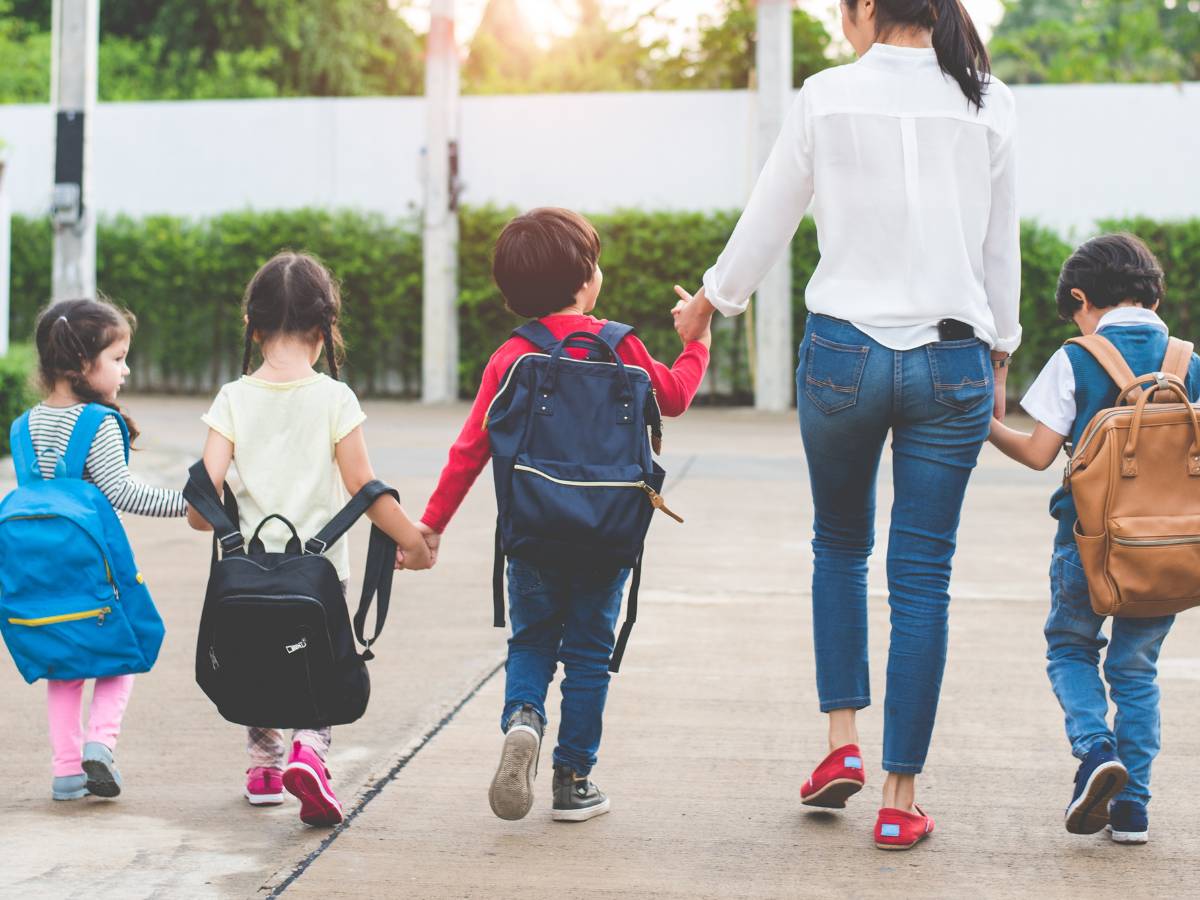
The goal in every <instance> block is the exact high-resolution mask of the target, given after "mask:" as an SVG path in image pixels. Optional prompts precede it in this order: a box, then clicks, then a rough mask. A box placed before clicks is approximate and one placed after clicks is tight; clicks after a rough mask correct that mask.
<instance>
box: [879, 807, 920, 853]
mask: <svg viewBox="0 0 1200 900" xmlns="http://www.w3.org/2000/svg"><path fill="white" fill-rule="evenodd" d="M913 809H915V810H916V813H910V812H905V811H904V810H902V809H893V808H891V807H887V806H885V807H884V808H883V809H881V810H879V818H878V819H876V820H875V846H876V847H878V848H879V849H880V850H910V849H912V848H913V847H915V846H916V845H917V844H918V843H920V842H921V841H922V840H924V838H925V837H926V836H927V835H930V834H933V819H932V818H930V817H929V816H927V815H925V810H923V809H921V807H919V806H917V805H916V804H915V803H914V804H913Z"/></svg>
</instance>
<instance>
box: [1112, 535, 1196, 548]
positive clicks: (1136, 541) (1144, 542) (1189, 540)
mask: <svg viewBox="0 0 1200 900" xmlns="http://www.w3.org/2000/svg"><path fill="white" fill-rule="evenodd" d="M1113 543H1114V544H1120V545H1121V546H1122V547H1183V546H1186V545H1188V544H1200V535H1190V536H1188V537H1172V538H1122V537H1114V538H1113Z"/></svg>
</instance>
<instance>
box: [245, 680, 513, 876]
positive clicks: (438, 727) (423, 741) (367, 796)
mask: <svg viewBox="0 0 1200 900" xmlns="http://www.w3.org/2000/svg"><path fill="white" fill-rule="evenodd" d="M503 668H504V661H503V660H501V661H500V662H499V663H497V664H496V665H495V666H493V667H492V668H491V669H490V670H489V671H488V672H487V673H486V674H485V675H484V676H483V677H482V678H481V679H479V681H478V682H477V683H476V684H475V686H474V687H473V688H471V690H469V691H468V692H467V693H466V694H465V695H464V696H463V697H461V698H459V700H458V702H457V703H455V704H454V706H453V707H452V708H451V709H450V710H449V711H448V712H447V713H446V714H445V715H444V716H442V717H441V719H439V720H438V721H437V723H436V724H434V725H433V726H432V727H431V728H429V729H428V730H426V732H425V734H424V735H422V736H421V738H420V739H419V740H418V741H417V742H416V743H415V744H412V745H410V747H409V749H408V750H406V751H405V752H404V753H402V754H401V755H400V758H399V759H398V760H396V762H395V764H393V766H392V768H391V769H390V770H388V773H387V774H386V775H384V776H382V777H381V778H378V779H376V781H375V783H374V784H372V785H371V787H370V788H368V789H367V791H366V793H364V794H363V795H362V796H361V797H359V798H358V801H357V802H356V803H355V804H354V807H353V808H352V809H351V810H350V812H349V813H347V815H346V818H345V820H343V822H342V824H341V825H339V826H337V828H335V829H334V830H333V831H332V832H330V834H329V836H328V837H326V838H325V840H323V841H321V843H320V845H319V846H318V847H317V849H316V850H314V851H312V853H310V854H308V856H306V857H304V859H302V860H300V862H299V863H298V864H297V865H296V866H295V867H294V868H293V869H292V871H291V873H290V874H289V875H288V877H287V878H285V879H284V880H283V881H282V882H280V884H279V885H277V886H276V887H275V888H272V889H271V892H270V893H269V894H267V900H272V898H275V897H279V896H280V895H281V894H283V892H284V891H286V890H287V889H288V888H289V887H291V886H292V885H293V884H294V883H295V882H296V880H297V879H298V878H299V877H300V876H301V875H303V874H304V872H305V870H307V869H308V867H309V866H311V865H312V864H313V863H314V862H316V861H317V858H318V857H320V855H321V854H322V853H324V852H325V851H326V850H328V849H329V847H330V846H331V845H332V844H333V842H334V841H336V840H337V839H338V837H339V836H340V835H341V834H342V832H344V831H345V830H346V829H347V828H349V827H350V824H351V823H352V822H353V821H354V820H355V819H356V818H358V814H359V813H361V812H362V811H363V810H364V809H366V807H367V804H368V803H370V802H371V801H372V800H374V799H375V798H376V797H378V796H379V794H380V792H381V791H383V789H384V788H385V787H387V786H388V785H389V784H391V783H392V782H393V781H395V780H396V777H397V776H398V775H399V774H400V772H401V771H402V770H403V769H404V767H405V766H407V765H408V764H409V763H410V762H412V760H413V757H415V756H416V755H417V754H418V753H420V752H421V751H422V750H423V749H425V747H426V745H428V744H429V742H430V741H432V740H433V739H434V738H435V737H437V736H438V734H439V733H440V732H441V731H442V729H444V728H445V727H446V726H447V725H449V724H450V723H451V722H452V721H453V720H454V717H455V716H457V715H458V714H459V713H460V712H461V711H462V709H463V707H465V706H466V705H467V704H468V703H470V702H471V701H472V700H473V699H475V696H476V695H477V694H478V693H479V692H480V691H481V690H483V688H484V686H486V685H487V683H488V682H489V681H491V680H492V679H493V678H495V677H496V674H497V673H498V672H500V671H501V670H502V669H503ZM266 889H267V885H264V886H263V887H262V888H260V889H259V890H260V891H262V890H266Z"/></svg>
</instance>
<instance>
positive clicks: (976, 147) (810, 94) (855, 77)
mask: <svg viewBox="0 0 1200 900" xmlns="http://www.w3.org/2000/svg"><path fill="white" fill-rule="evenodd" d="M1015 118H1016V116H1015V108H1014V103H1013V96H1012V92H1011V91H1009V89H1008V88H1007V87H1006V86H1005V85H1004V84H1003V83H1001V82H1000V81H999V80H997V79H995V78H993V79H992V80H991V84H990V86H989V87H988V89H987V92H986V93H985V94H984V103H983V108H982V110H976V109H975V108H974V107H973V106H970V105H969V104H968V102H967V99H966V97H965V96H964V95H963V92H962V90H961V88H959V86H958V84H957V82H955V81H954V80H953V79H951V78H949V77H948V76H946V75H944V74H943V73H942V71H941V69H940V68H939V66H938V62H937V55H936V54H935V52H934V51H933V50H932V49H921V48H913V47H894V46H890V45H886V44H875V45H874V46H873V47H872V48H871V49H870V50H869V51H868V52H867V53H865V54H863V56H862V58H861V59H859V60H858V61H857V62H855V63H852V64H851V65H846V66H836V67H834V68H832V69H826V70H825V71H823V72H818V73H817V74H815V75H813V76H811V77H810V78H809V79H808V80H807V81H805V83H804V87H803V89H802V90H801V91H800V93H799V95H798V96H797V97H796V101H795V103H794V104H793V106H792V109H791V112H790V113H789V114H788V116H787V119H786V120H785V121H784V124H783V130H782V132H781V134H780V136H779V139H778V141H777V142H776V144H775V148H774V150H772V152H771V155H770V158H769V159H768V160H767V163H766V165H765V166H764V167H763V170H762V173H761V174H760V175H759V178H758V182H757V184H756V185H755V187H754V192H753V193H752V194H751V196H750V200H749V201H748V202H747V204H746V209H745V211H744V212H743V213H742V216H741V219H740V220H739V221H738V224H737V228H736V229H735V230H734V232H733V236H732V237H731V238H730V239H729V243H728V244H727V245H726V247H725V250H724V251H723V252H722V253H721V256H720V258H718V260H717V263H716V265H714V266H713V267H712V268H711V269H709V270H708V272H706V273H705V275H704V288H705V294H706V295H707V297H708V299H709V301H710V302H711V303H712V304H713V306H715V307H716V308H717V309H719V310H720V311H721V312H722V313H724V314H725V315H727V316H732V315H737V314H739V313H741V312H743V311H745V309H746V305H747V303H748V302H749V298H750V295H751V294H752V293H753V292H754V291H755V290H756V289H757V288H758V285H759V284H760V282H761V281H762V280H763V278H764V277H766V274H767V272H768V271H769V270H770V269H771V267H772V266H773V265H774V264H775V263H776V262H777V261H778V260H779V259H781V258H782V257H783V254H784V252H785V250H786V249H787V247H788V244H789V243H790V242H791V239H792V236H793V235H794V234H795V232H796V228H797V227H798V226H799V224H800V220H801V219H802V218H803V216H804V212H805V210H806V209H807V207H808V205H809V202H810V201H812V200H814V199H815V203H814V205H813V218H814V219H815V221H816V226H817V239H818V242H819V244H820V249H821V260H820V262H819V263H818V265H817V268H816V271H815V272H813V275H812V278H811V279H810V281H809V283H808V288H807V291H806V293H805V299H806V303H807V306H808V309H809V310H810V311H811V312H816V313H824V314H826V315H830V316H835V317H837V318H839V319H847V320H849V321H850V322H853V323H854V324H855V325H856V326H858V327H859V328H861V329H862V330H863V331H865V332H866V333H867V334H869V335H870V336H871V337H872V338H874V339H875V340H877V341H879V342H880V343H882V344H884V345H885V346H887V347H891V348H892V349H896V350H908V349H911V348H913V347H918V346H921V345H922V344H926V343H930V342H931V341H936V340H937V322H938V321H939V320H941V319H946V318H951V319H958V320H960V321H963V322H967V323H969V324H970V325H972V326H973V327H974V328H975V331H976V333H977V334H978V335H979V337H980V338H982V339H983V340H985V341H986V342H987V343H988V344H990V345H991V346H992V347H993V348H995V349H997V350H1005V351H1009V352H1011V351H1013V350H1015V349H1016V347H1017V345H1018V344H1019V343H1020V341H1021V327H1020V324H1019V322H1018V318H1017V310H1018V304H1019V299H1020V288H1021V254H1020V233H1019V222H1018V219H1017V207H1016V179H1015V163H1014V160H1013V132H1014V127H1015Z"/></svg>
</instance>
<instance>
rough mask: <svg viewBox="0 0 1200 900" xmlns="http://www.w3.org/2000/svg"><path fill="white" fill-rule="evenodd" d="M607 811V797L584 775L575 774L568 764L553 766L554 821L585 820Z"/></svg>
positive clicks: (552, 815)
mask: <svg viewBox="0 0 1200 900" xmlns="http://www.w3.org/2000/svg"><path fill="white" fill-rule="evenodd" d="M606 812H608V797H607V795H605V793H604V791H602V790H600V788H598V787H596V785H595V784H593V783H592V782H591V781H590V780H589V779H588V777H587V776H586V775H576V774H575V772H574V770H572V769H571V767H570V766H555V767H554V809H553V810H551V812H550V816H551V818H553V819H554V820H555V821H556V822H586V821H587V820H588V819H591V818H593V817H595V816H602V815H604V813H606Z"/></svg>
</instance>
